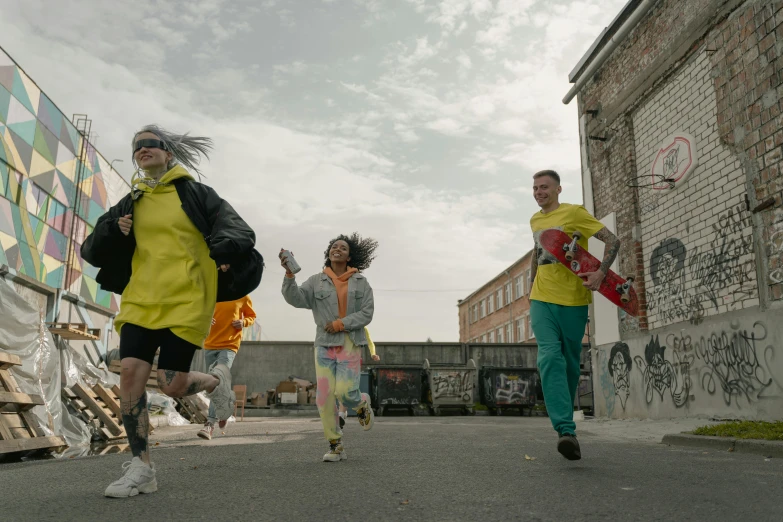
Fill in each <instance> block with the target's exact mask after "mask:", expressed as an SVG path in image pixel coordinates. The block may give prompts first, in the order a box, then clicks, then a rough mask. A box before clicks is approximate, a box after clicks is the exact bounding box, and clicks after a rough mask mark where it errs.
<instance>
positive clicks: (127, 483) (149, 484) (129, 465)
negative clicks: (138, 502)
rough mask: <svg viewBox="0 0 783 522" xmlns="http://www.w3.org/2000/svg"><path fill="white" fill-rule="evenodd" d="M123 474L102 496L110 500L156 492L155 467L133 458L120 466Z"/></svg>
mask: <svg viewBox="0 0 783 522" xmlns="http://www.w3.org/2000/svg"><path fill="white" fill-rule="evenodd" d="M122 469H124V470H125V473H124V474H123V475H122V478H120V479H118V480H115V481H114V482H112V483H111V484H109V487H108V488H106V492H105V493H104V495H106V496H107V497H112V498H127V497H135V496H136V495H138V494H139V493H154V492H156V491H157V490H158V481H157V480H155V466H154V465H150V466H148V465H146V464H145V463H144V462H143V461H142V460H141V459H140V458H139V457H133V459H132V460H130V461H129V462H125V463H124V464H123V465H122Z"/></svg>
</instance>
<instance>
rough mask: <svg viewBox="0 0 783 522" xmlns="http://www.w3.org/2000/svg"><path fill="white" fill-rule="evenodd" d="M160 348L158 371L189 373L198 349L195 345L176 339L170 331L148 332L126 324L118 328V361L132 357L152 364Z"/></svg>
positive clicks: (148, 330) (145, 329) (146, 329)
mask: <svg viewBox="0 0 783 522" xmlns="http://www.w3.org/2000/svg"><path fill="white" fill-rule="evenodd" d="M158 348H160V355H159V356H158V370H172V371H176V372H182V373H188V372H190V364H191V363H192V362H193V355H194V354H195V353H196V350H198V349H199V347H198V346H196V345H195V344H191V343H189V342H187V341H186V340H184V339H182V338H180V337H177V336H176V335H174V334H173V333H172V331H171V330H169V329H168V328H165V329H163V330H150V329H148V328H144V327H141V326H136V325H135V324H129V323H126V324H124V325H122V328H120V359H124V358H126V357H133V358H135V359H141V360H142V361H147V362H148V363H150V364H152V363H153V362H154V360H155V352H156V351H157V350H158Z"/></svg>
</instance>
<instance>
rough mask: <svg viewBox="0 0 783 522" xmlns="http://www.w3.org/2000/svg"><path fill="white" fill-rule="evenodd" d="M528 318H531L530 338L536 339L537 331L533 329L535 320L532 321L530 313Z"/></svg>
mask: <svg viewBox="0 0 783 522" xmlns="http://www.w3.org/2000/svg"><path fill="white" fill-rule="evenodd" d="M527 318H528V320H530V329H529V331H530V338H531V339H535V337H536V333H535V332H534V331H533V322H532V320H531V319H530V316H529V315H528V316H527Z"/></svg>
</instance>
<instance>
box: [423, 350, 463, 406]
mask: <svg viewBox="0 0 783 522" xmlns="http://www.w3.org/2000/svg"><path fill="white" fill-rule="evenodd" d="M424 372H425V373H426V376H427V384H428V398H429V403H430V412H431V413H432V414H433V415H439V414H440V410H441V408H454V409H459V410H460V411H461V413H462V414H463V415H465V414H470V415H473V414H475V411H474V409H473V405H474V402H473V389H474V384H473V383H474V382H475V379H476V362H475V361H474V360H473V359H469V360H468V362H467V364H465V365H464V366H463V365H455V364H448V365H446V364H443V365H440V364H439V365H435V364H430V361H429V360H427V359H424Z"/></svg>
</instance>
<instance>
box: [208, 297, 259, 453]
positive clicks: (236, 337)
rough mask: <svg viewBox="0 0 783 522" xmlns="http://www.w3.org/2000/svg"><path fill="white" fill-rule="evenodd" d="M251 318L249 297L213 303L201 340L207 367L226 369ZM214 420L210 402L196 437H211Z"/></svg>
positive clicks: (252, 321) (220, 423)
mask: <svg viewBox="0 0 783 522" xmlns="http://www.w3.org/2000/svg"><path fill="white" fill-rule="evenodd" d="M255 320H256V312H255V311H254V310H253V303H252V301H250V297H249V296H245V297H243V298H241V299H237V300H236V301H226V302H224V303H217V304H216V305H215V312H214V313H213V315H212V327H211V328H210V330H209V336H208V337H207V340H206V341H204V359H205V360H206V362H207V368H209V367H211V366H212V365H213V364H215V362H218V363H222V364H225V365H226V366H227V367H228V368H229V369H230V368H231V365H232V364H233V363H234V357H236V355H237V352H238V351H239V344H240V343H241V342H242V329H243V328H247V327H249V326H251V325H252V324H253V323H254V322H255ZM217 420H218V419H217V414H216V413H215V406H214V405H213V404H212V402H210V403H209V414H208V419H207V422H206V423H205V424H204V427H203V428H201V430H200V431H199V432H198V436H199V437H201V438H202V439H207V440H210V439H212V432H213V431H214V430H215V422H217ZM225 423H226V421H225V420H222V419H221V420H220V422H219V426H220V427H221V428H223V427H224V426H225V425H226V424H225Z"/></svg>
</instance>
